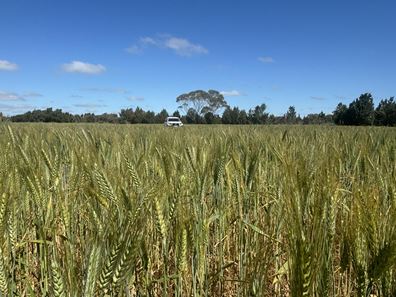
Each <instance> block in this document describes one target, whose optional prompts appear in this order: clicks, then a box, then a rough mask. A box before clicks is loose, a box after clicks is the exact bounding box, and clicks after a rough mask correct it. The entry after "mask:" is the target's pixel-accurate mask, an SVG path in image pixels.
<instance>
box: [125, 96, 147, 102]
mask: <svg viewBox="0 0 396 297" xmlns="http://www.w3.org/2000/svg"><path fill="white" fill-rule="evenodd" d="M127 99H128V100H129V101H144V97H142V96H128V97H127Z"/></svg>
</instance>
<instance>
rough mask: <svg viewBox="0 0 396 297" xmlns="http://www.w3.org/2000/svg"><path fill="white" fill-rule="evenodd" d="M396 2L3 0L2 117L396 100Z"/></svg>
mask: <svg viewBox="0 0 396 297" xmlns="http://www.w3.org/2000/svg"><path fill="white" fill-rule="evenodd" d="M395 14H396V3H395V2H394V1H393V2H392V1H345V0H344V1H338V0H333V1H303V0H302V1H272V0H269V1H248V0H245V1H239V0H236V1H215V0H212V1H206V0H201V1H188V0H182V1H179V0H178V1H173V0H167V1H164V0H163V1H150V0H146V1H117V0H113V1H99V0H98V1H70V0H69V1H59V0H58V1H53V0H52V1H50V0H46V1H43V0H35V1H30V0H29V1H28V0H26V1H21V0H1V2H0V112H3V113H5V114H15V113H21V112H24V111H26V110H30V109H33V108H46V107H54V108H62V109H64V110H66V111H70V112H73V113H85V112H95V113H102V112H118V111H119V110H120V109H121V108H127V107H133V108H135V107H136V106H140V107H142V108H144V109H151V110H154V111H160V110H161V109H162V108H166V109H167V110H168V111H174V110H176V109H177V103H176V97H177V96H178V95H180V94H182V93H184V92H188V91H192V90H196V89H203V90H208V89H215V90H218V91H222V92H224V95H225V98H226V100H227V101H228V103H229V104H230V105H237V106H239V107H240V108H244V109H249V108H251V107H253V106H255V105H257V104H261V103H266V104H267V106H268V111H270V112H271V113H275V114H283V113H285V112H286V110H287V108H288V106H290V105H294V106H295V107H296V109H297V112H298V113H300V114H302V115H305V114H307V113H312V112H320V111H322V110H323V111H325V112H332V111H333V110H334V108H335V106H336V105H337V103H338V102H340V101H342V102H344V103H349V102H350V101H352V100H353V99H355V98H356V97H358V96H359V95H360V94H361V93H364V92H371V93H372V94H373V96H374V97H375V99H376V103H377V102H378V101H379V100H380V99H383V98H388V97H390V96H394V95H396V74H395V69H396V56H395V54H396V18H395Z"/></svg>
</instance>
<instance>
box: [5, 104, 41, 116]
mask: <svg viewBox="0 0 396 297" xmlns="http://www.w3.org/2000/svg"><path fill="white" fill-rule="evenodd" d="M36 108H37V107H36V106H32V105H24V104H22V105H21V104H16V105H14V104H1V103H0V110H1V111H2V112H5V113H7V114H17V113H21V112H26V111H28V110H33V109H36Z"/></svg>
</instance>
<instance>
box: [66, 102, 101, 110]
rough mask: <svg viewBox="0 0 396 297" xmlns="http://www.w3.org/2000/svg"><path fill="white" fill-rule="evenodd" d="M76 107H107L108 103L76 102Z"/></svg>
mask: <svg viewBox="0 0 396 297" xmlns="http://www.w3.org/2000/svg"><path fill="white" fill-rule="evenodd" d="M73 106H74V107H80V108H93V109H95V108H99V107H107V105H104V104H96V103H80V104H74V105H73Z"/></svg>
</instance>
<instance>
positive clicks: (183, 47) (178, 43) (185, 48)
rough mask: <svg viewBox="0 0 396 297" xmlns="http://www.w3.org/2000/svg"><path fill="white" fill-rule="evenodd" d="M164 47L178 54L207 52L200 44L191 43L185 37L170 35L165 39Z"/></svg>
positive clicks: (188, 54)
mask: <svg viewBox="0 0 396 297" xmlns="http://www.w3.org/2000/svg"><path fill="white" fill-rule="evenodd" d="M164 44H165V47H167V48H170V49H172V50H174V51H175V52H176V53H177V54H178V55H181V56H191V55H194V54H197V55H199V54H207V53H208V50H207V49H206V48H204V47H203V46H202V45H199V44H193V43H191V42H190V41H188V40H187V39H184V38H177V37H170V38H168V39H166V40H165V43H164Z"/></svg>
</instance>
